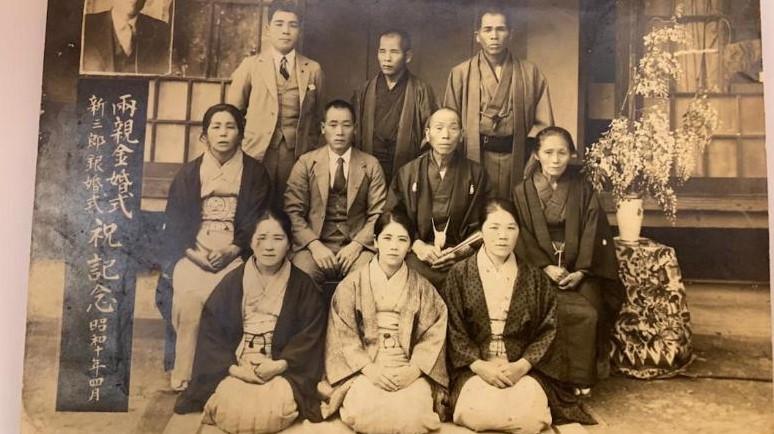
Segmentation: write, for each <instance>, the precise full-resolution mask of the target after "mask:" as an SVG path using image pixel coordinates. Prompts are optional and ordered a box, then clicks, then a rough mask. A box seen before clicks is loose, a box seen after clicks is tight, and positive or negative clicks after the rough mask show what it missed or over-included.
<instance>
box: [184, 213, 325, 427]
mask: <svg viewBox="0 0 774 434" xmlns="http://www.w3.org/2000/svg"><path fill="white" fill-rule="evenodd" d="M290 234H291V225H290V219H289V218H288V217H287V215H286V214H285V213H284V212H282V211H267V212H265V213H264V214H263V215H262V216H261V218H260V219H259V220H258V225H257V227H256V229H255V235H254V236H253V238H252V248H253V251H254V253H253V256H252V257H250V258H249V259H248V260H247V261H246V262H245V263H244V264H241V265H240V266H239V267H237V268H236V269H235V270H233V271H232V272H230V273H229V274H228V275H227V276H226V277H225V278H224V279H223V280H222V281H221V282H220V284H219V285H218V286H217V288H215V291H213V293H212V295H211V296H210V298H209V299H208V300H207V303H206V304H205V305H204V310H203V311H202V319H201V327H200V329H199V341H198V346H197V348H196V359H195V361H194V368H193V376H192V378H191V385H190V386H189V387H188V389H187V390H186V391H185V392H183V393H182V394H181V395H180V396H179V397H178V399H177V402H176V404H175V413H178V414H185V413H193V412H200V411H202V410H204V416H203V419H202V424H203V425H205V426H207V425H209V426H213V427H217V430H216V429H214V428H212V427H204V428H205V429H203V432H207V430H209V432H221V431H224V432H227V433H235V432H239V433H273V432H278V431H281V430H283V429H285V428H287V427H288V426H289V425H291V424H292V423H293V422H294V421H295V420H296V419H299V418H300V419H310V420H312V421H320V420H321V417H320V401H319V399H318V398H317V391H316V387H317V383H318V382H319V381H320V378H321V377H322V371H323V348H324V335H325V322H326V317H327V308H326V306H325V304H324V302H323V297H322V293H321V291H320V290H319V288H318V287H317V285H316V284H315V283H314V282H313V281H312V279H311V278H310V277H309V276H307V275H306V274H304V273H303V272H302V271H301V270H299V269H298V268H296V267H295V266H293V265H292V264H291V263H290V261H288V259H287V255H288V252H289V251H290Z"/></svg>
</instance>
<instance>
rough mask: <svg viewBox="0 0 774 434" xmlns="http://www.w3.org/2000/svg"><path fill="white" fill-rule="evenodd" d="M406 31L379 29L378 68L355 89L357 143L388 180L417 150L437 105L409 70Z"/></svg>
mask: <svg viewBox="0 0 774 434" xmlns="http://www.w3.org/2000/svg"><path fill="white" fill-rule="evenodd" d="M413 55H414V54H413V52H412V48H411V37H410V36H409V35H408V33H406V32H404V31H402V30H396V29H393V30H387V31H385V32H382V33H381V34H380V35H379V49H378V52H377V58H378V60H379V69H380V72H379V73H378V74H376V76H375V77H373V78H372V79H370V80H368V81H367V82H365V84H363V85H362V86H361V87H360V89H359V90H358V91H357V92H355V96H354V98H353V105H354V106H355V110H356V111H357V115H358V119H359V120H360V121H359V122H358V132H359V134H358V137H359V138H360V144H361V149H363V151H365V152H367V153H369V154H372V155H374V156H375V157H376V158H377V160H379V163H380V164H381V166H382V169H383V170H384V177H385V179H386V180H387V182H388V183H389V182H390V180H392V177H393V174H394V173H395V172H397V171H398V169H400V168H401V167H402V166H403V165H404V164H406V163H408V162H409V161H411V160H413V159H414V158H416V157H417V156H418V155H419V152H420V145H421V143H422V136H423V130H424V127H425V123H426V122H427V119H428V118H429V117H430V115H431V114H432V113H433V111H435V109H436V108H437V106H436V103H435V96H434V95H433V90H432V88H431V87H430V85H428V84H427V83H426V82H424V81H423V80H421V79H419V77H417V76H415V75H414V74H412V73H411V71H409V70H408V64H409V63H410V62H411V59H412V57H413Z"/></svg>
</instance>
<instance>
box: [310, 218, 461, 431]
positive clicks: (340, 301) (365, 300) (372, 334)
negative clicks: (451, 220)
mask: <svg viewBox="0 0 774 434" xmlns="http://www.w3.org/2000/svg"><path fill="white" fill-rule="evenodd" d="M375 232H376V247H377V250H378V253H377V256H376V257H375V258H374V259H373V260H372V261H371V262H370V264H369V265H368V266H366V267H362V268H361V269H360V270H359V271H357V272H355V273H350V275H348V276H347V277H346V278H345V279H344V280H343V281H342V282H341V283H340V284H339V286H338V287H337V288H336V292H335V293H334V295H333V300H332V303H331V314H330V318H329V320H328V335H327V340H326V352H325V373H326V377H327V383H324V384H326V385H325V386H321V389H327V390H324V392H325V393H326V394H328V395H329V399H328V402H327V403H325V404H323V406H322V407H323V416H325V417H327V416H329V415H331V414H333V413H335V412H336V410H338V411H339V413H340V415H341V420H342V421H343V422H344V423H345V424H346V425H348V426H349V427H350V428H352V429H353V430H355V431H356V432H359V433H365V434H380V433H385V434H388V433H396V434H397V433H426V432H429V431H433V430H437V429H439V428H440V425H441V422H440V415H441V414H443V411H442V408H441V402H442V401H443V398H444V397H445V396H446V393H445V391H446V386H447V381H448V377H447V373H446V364H445V352H444V341H445V338H446V323H447V317H446V306H445V305H444V302H443V300H442V299H441V297H440V296H439V295H438V293H437V292H436V290H435V288H434V287H433V286H432V285H431V284H430V282H428V281H427V280H426V279H425V278H424V277H422V276H421V275H420V274H419V273H417V272H416V271H415V270H412V269H411V268H408V267H407V266H406V263H405V261H404V259H405V257H406V254H407V253H408V251H409V249H410V248H411V242H412V241H413V238H412V236H413V234H414V230H413V227H412V224H411V222H410V220H409V219H408V218H407V217H405V216H404V215H402V214H398V213H393V212H387V213H384V214H382V216H381V217H380V218H379V220H377V222H376V225H375ZM330 386H332V390H331V389H330Z"/></svg>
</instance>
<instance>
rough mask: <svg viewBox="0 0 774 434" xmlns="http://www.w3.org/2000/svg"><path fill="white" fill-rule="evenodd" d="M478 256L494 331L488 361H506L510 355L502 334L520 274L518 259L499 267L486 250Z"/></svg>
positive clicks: (507, 261) (488, 350)
mask: <svg viewBox="0 0 774 434" xmlns="http://www.w3.org/2000/svg"><path fill="white" fill-rule="evenodd" d="M476 256H477V257H476V261H477V263H478V270H479V275H480V276H481V286H482V287H483V289H484V298H485V299H486V307H487V311H488V312H489V327H490V329H491V330H492V336H491V339H490V341H489V347H488V348H487V350H486V359H487V360H493V359H498V360H507V359H508V354H507V352H506V349H505V341H504V340H503V330H504V329H505V322H506V321H507V319H508V311H509V310H510V307H511V299H512V298H513V288H514V284H515V283H516V275H517V274H518V268H517V266H516V259H515V257H514V255H513V254H511V256H510V257H509V258H508V259H507V260H506V261H505V263H504V264H502V265H500V266H499V267H496V266H495V265H494V264H493V263H492V261H491V260H490V259H489V256H488V255H487V254H486V251H485V249H484V248H481V249H479V251H478V253H477V254H476Z"/></svg>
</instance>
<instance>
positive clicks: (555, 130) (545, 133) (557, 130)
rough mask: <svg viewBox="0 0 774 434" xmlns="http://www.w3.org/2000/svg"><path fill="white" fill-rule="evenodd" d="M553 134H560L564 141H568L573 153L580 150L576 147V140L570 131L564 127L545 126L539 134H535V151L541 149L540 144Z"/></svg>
mask: <svg viewBox="0 0 774 434" xmlns="http://www.w3.org/2000/svg"><path fill="white" fill-rule="evenodd" d="M551 136H559V137H561V138H563V139H564V141H565V142H567V146H568V147H569V148H570V153H571V154H577V153H578V151H577V150H576V149H575V142H574V141H573V140H572V136H571V135H570V132H569V131H567V130H565V129H564V128H562V127H545V128H543V129H542V130H540V132H539V133H537V136H535V149H534V152H537V151H539V150H540V146H541V145H542V144H543V140H544V139H545V138H547V137H551Z"/></svg>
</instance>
